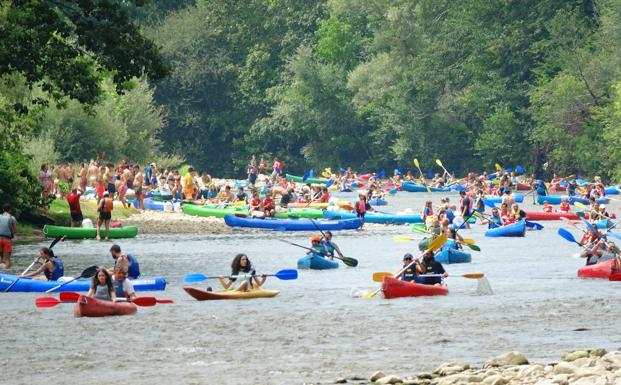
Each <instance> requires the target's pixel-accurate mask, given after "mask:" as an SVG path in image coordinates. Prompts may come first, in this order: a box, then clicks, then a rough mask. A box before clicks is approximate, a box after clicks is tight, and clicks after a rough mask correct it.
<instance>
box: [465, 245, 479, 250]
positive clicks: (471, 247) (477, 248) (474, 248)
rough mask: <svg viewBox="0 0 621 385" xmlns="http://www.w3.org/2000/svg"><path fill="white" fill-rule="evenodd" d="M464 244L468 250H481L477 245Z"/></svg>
mask: <svg viewBox="0 0 621 385" xmlns="http://www.w3.org/2000/svg"><path fill="white" fill-rule="evenodd" d="M466 246H467V247H468V248H469V249H470V250H474V251H481V248H480V247H479V246H477V245H469V244H466Z"/></svg>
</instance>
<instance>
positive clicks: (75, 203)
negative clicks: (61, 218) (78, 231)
mask: <svg viewBox="0 0 621 385" xmlns="http://www.w3.org/2000/svg"><path fill="white" fill-rule="evenodd" d="M67 202H68V203H69V213H70V215H71V227H81V226H82V221H83V220H84V216H83V215H82V209H81V208H80V193H79V192H78V189H77V188H76V187H74V188H72V189H71V194H69V195H67Z"/></svg>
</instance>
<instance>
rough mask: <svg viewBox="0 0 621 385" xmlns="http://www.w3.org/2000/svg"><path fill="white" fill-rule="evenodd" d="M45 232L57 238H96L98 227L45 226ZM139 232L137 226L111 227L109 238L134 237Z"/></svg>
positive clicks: (46, 234)
mask: <svg viewBox="0 0 621 385" xmlns="http://www.w3.org/2000/svg"><path fill="white" fill-rule="evenodd" d="M105 233H106V229H105V227H104V226H102V227H101V237H102V238H103V237H104V236H105ZM43 234H45V236H46V237H47V238H56V237H61V236H63V235H64V236H66V237H67V238H68V239H86V238H96V237H97V229H96V228H94V227H65V226H52V225H45V226H43ZM137 234H138V227H136V226H123V227H111V228H110V234H109V236H108V237H109V238H133V237H135V236H136V235H137Z"/></svg>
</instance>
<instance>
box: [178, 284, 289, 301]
mask: <svg viewBox="0 0 621 385" xmlns="http://www.w3.org/2000/svg"><path fill="white" fill-rule="evenodd" d="M183 290H185V291H186V292H187V293H188V294H189V295H191V296H192V297H194V298H196V299H197V300H199V301H208V300H217V299H250V298H271V297H275V296H277V295H278V293H280V292H279V291H278V290H265V289H261V288H257V289H253V290H250V291H238V290H221V291H207V290H203V289H197V288H195V287H184V288H183Z"/></svg>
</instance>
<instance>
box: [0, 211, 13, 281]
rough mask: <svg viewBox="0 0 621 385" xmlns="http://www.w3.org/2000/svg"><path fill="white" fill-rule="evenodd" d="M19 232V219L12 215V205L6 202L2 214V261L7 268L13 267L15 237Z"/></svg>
mask: <svg viewBox="0 0 621 385" xmlns="http://www.w3.org/2000/svg"><path fill="white" fill-rule="evenodd" d="M16 232H17V220H16V219H15V217H14V216H12V215H11V205H10V204H8V203H5V204H4V206H2V215H0V263H2V262H4V266H5V267H6V268H7V269H10V268H11V254H12V253H13V237H14V236H15V233H16Z"/></svg>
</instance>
